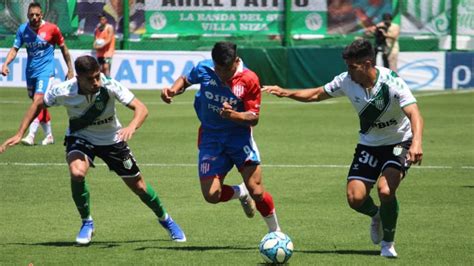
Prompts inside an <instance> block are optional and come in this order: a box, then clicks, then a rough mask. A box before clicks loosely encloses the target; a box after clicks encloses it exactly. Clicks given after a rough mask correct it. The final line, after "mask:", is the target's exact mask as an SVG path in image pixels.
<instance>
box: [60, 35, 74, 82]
mask: <svg viewBox="0 0 474 266" xmlns="http://www.w3.org/2000/svg"><path fill="white" fill-rule="evenodd" d="M59 49H61V53H62V54H63V58H64V62H66V65H67V74H66V77H67V79H72V78H73V77H74V68H73V67H72V60H71V54H70V53H69V49H68V48H67V46H66V43H64V44H63V45H61V46H59Z"/></svg>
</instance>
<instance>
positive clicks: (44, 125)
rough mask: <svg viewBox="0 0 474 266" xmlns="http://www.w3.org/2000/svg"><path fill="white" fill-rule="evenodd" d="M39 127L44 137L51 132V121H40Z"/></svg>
mask: <svg viewBox="0 0 474 266" xmlns="http://www.w3.org/2000/svg"><path fill="white" fill-rule="evenodd" d="M41 127H42V128H43V131H44V135H45V136H46V137H47V136H49V135H51V134H52V130H51V121H48V122H46V123H41Z"/></svg>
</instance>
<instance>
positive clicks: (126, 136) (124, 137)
mask: <svg viewBox="0 0 474 266" xmlns="http://www.w3.org/2000/svg"><path fill="white" fill-rule="evenodd" d="M135 131H136V129H135V127H124V128H121V129H120V130H119V131H118V133H117V135H118V139H119V140H121V141H129V140H130V139H132V136H133V134H135Z"/></svg>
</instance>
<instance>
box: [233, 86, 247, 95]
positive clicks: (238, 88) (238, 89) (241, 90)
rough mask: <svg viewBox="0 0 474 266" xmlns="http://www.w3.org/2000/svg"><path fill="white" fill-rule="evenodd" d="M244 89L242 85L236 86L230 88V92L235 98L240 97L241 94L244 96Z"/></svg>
mask: <svg viewBox="0 0 474 266" xmlns="http://www.w3.org/2000/svg"><path fill="white" fill-rule="evenodd" d="M244 90H245V87H244V85H241V84H237V85H235V86H234V87H233V88H232V92H233V93H234V94H235V96H237V97H239V98H240V97H241V96H242V94H244Z"/></svg>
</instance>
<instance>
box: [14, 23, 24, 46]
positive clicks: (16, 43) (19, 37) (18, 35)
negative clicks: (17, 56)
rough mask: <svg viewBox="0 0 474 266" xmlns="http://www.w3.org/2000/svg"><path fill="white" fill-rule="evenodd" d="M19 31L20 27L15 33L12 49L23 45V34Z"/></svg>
mask: <svg viewBox="0 0 474 266" xmlns="http://www.w3.org/2000/svg"><path fill="white" fill-rule="evenodd" d="M21 29H22V27H20V28H18V30H17V31H16V36H15V40H14V41H13V47H15V48H18V49H19V48H20V47H21V46H22V45H23V38H22V37H23V34H22V30H21Z"/></svg>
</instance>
